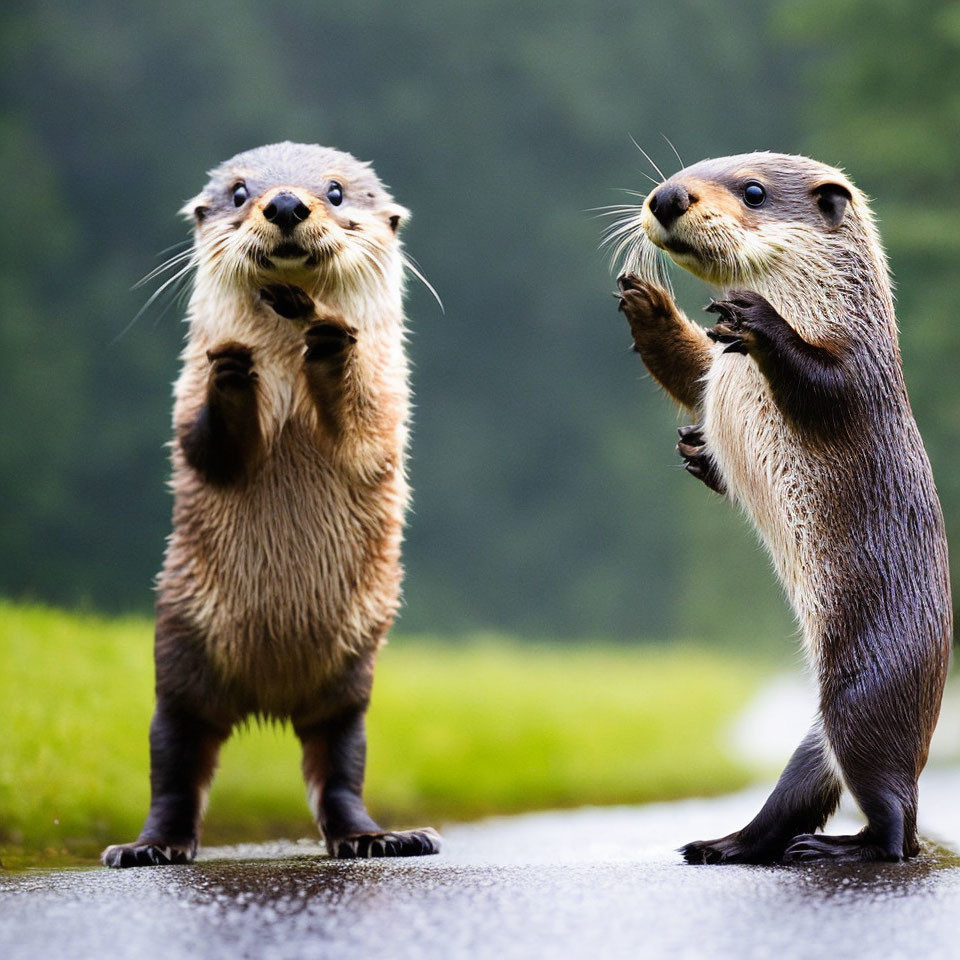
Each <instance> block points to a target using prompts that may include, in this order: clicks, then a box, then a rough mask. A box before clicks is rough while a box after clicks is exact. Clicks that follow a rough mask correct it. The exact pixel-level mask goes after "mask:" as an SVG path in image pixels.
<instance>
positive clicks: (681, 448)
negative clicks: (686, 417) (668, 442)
mask: <svg viewBox="0 0 960 960" xmlns="http://www.w3.org/2000/svg"><path fill="white" fill-rule="evenodd" d="M677 433H679V434H680V442H679V443H678V444H677V453H679V454H680V456H681V457H683V461H684V462H683V466H684V469H685V470H686V471H687V473H689V474H690V475H691V476H694V477H696V478H697V479H698V480H700V481H702V482H703V483H705V484H706V485H707V486H708V487H709V488H710V489H711V490H714V491H715V492H716V493H719V494H720V495H721V496H723V494H725V493H726V492H727V488H726V484H724V482H723V477H722V476H721V475H720V471H719V469H717V464H716V461H714V459H713V457H711V456H710V452H709V450H708V449H707V442H706V440H705V439H704V436H703V427H701V426H700V425H699V424H698V423H693V424H690V426H688V427H680V428H679V429H678V430H677Z"/></svg>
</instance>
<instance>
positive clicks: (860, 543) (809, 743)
mask: <svg viewBox="0 0 960 960" xmlns="http://www.w3.org/2000/svg"><path fill="white" fill-rule="evenodd" d="M614 235H615V239H617V240H618V241H620V243H621V247H620V252H621V253H623V254H625V255H626V266H627V270H628V271H630V272H626V273H624V274H623V275H621V277H620V279H619V296H620V301H621V302H620V309H621V310H622V311H623V312H624V313H625V314H626V316H627V319H628V320H629V323H630V328H631V331H632V333H633V339H634V345H635V349H636V351H637V352H638V353H639V354H640V356H641V358H642V359H643V361H644V363H645V364H646V366H647V368H648V369H649V371H650V373H651V374H652V375H653V377H654V378H655V379H656V380H657V381H658V382H659V383H660V384H661V385H662V386H663V387H664V388H665V389H666V391H667V392H668V393H669V394H670V395H671V396H672V397H673V398H674V399H676V400H677V401H678V402H679V403H680V404H682V405H683V406H684V407H686V408H687V409H688V410H689V411H690V412H691V413H692V414H693V415H694V417H695V418H696V419H697V421H698V422H697V423H696V424H695V425H692V426H691V427H687V428H684V429H683V430H681V438H680V444H679V447H678V449H679V451H680V453H681V455H682V456H683V457H684V459H685V461H686V464H687V466H688V469H690V471H691V472H692V473H694V475H696V476H698V477H699V478H700V479H702V480H704V482H706V483H707V484H708V485H709V486H711V487H712V488H713V489H715V490H718V491H720V492H721V493H724V494H725V495H726V496H727V497H729V498H730V499H731V500H733V501H734V502H736V503H738V504H739V505H740V506H741V507H742V508H743V509H744V511H745V512H746V513H747V514H748V515H749V517H750V518H751V519H752V521H753V523H754V525H755V526H756V528H757V530H758V532H759V534H760V537H761V539H762V540H763V542H764V543H765V545H766V547H767V550H768V551H769V554H770V556H771V558H772V560H773V564H774V567H775V569H776V571H777V573H778V575H779V578H780V580H781V582H782V584H783V588H784V590H785V592H786V594H787V597H788V599H789V601H790V603H791V605H792V607H793V610H794V613H795V615H796V618H797V620H798V622H799V624H800V627H801V629H802V634H803V639H804V642H805V647H806V650H807V653H808V655H809V659H810V661H811V665H812V668H813V670H814V672H815V674H816V677H817V680H818V682H819V712H818V716H817V718H816V720H815V722H814V724H813V726H812V728H811V729H810V732H809V733H808V734H807V736H806V737H805V739H804V740H803V742H802V743H801V744H800V746H799V747H798V748H797V750H796V752H795V753H794V754H793V756H792V757H791V759H790V761H789V763H788V764H787V767H786V769H785V770H784V772H783V774H782V776H781V777H780V780H779V782H778V783H777V785H776V788H775V789H774V791H773V793H772V794H771V795H770V797H769V799H768V800H767V802H766V803H765V804H764V806H763V808H762V810H761V811H760V813H759V814H758V815H757V816H756V818H755V819H754V820H752V821H751V822H750V823H749V824H747V825H746V826H745V827H743V829H741V830H738V831H737V832H735V833H731V834H730V835H729V836H726V837H722V838H720V839H717V840H705V841H696V842H693V843H688V844H687V845H686V846H684V847H683V848H682V850H681V852H682V854H683V856H684V857H685V859H686V860H687V861H688V862H690V863H777V862H781V863H800V862H808V861H816V860H833V861H838V860H839V861H858V860H900V859H903V858H905V857H912V856H915V855H916V854H917V852H918V849H919V846H918V841H917V829H916V826H917V778H918V776H919V774H920V771H921V770H922V769H923V766H924V764H925V762H926V759H927V752H928V748H929V744H930V738H931V735H932V733H933V730H934V727H935V725H936V722H937V716H938V714H939V710H940V701H941V695H942V692H943V686H944V680H945V677H946V672H947V666H948V660H949V653H950V644H951V634H952V613H951V601H950V586H949V577H948V565H947V543H946V537H945V533H944V525H943V517H942V514H941V510H940V504H939V501H938V498H937V493H936V489H935V487H934V482H933V477H932V474H931V470H930V464H929V462H928V460H927V456H926V453H925V451H924V448H923V443H922V441H921V439H920V434H919V432H918V430H917V425H916V423H915V421H914V418H913V414H912V413H911V410H910V403H909V401H908V399H907V391H906V388H905V386H904V380H903V374H902V370H901V364H900V351H899V346H898V342H897V326H896V320H895V317H894V307H893V297H892V293H891V286H890V280H889V276H888V269H887V262H886V258H885V255H884V253H883V249H882V247H881V245H880V240H879V237H878V234H877V231H876V228H875V226H874V222H873V217H872V215H871V212H870V208H869V205H868V201H867V199H866V197H865V196H864V195H863V194H862V193H861V192H860V191H859V190H858V189H857V188H856V187H855V186H854V185H853V184H852V183H851V182H850V180H849V179H848V178H847V177H846V176H845V175H844V174H843V173H842V172H841V171H840V170H837V169H835V168H832V167H828V166H825V165H823V164H820V163H817V162H815V161H813V160H809V159H806V158H804V157H798V156H788V155H783V154H773V153H753V154H746V155H742V156H735V157H727V158H724V159H717V160H706V161H703V162H701V163H698V164H696V165H694V166H691V167H688V168H686V169H684V170H682V171H681V172H679V173H677V174H675V175H674V176H672V177H670V178H669V179H667V180H666V181H665V182H663V183H661V184H659V185H658V186H657V187H656V188H655V189H654V190H653V191H652V192H651V193H650V195H649V196H648V197H647V198H646V200H645V202H644V203H643V204H642V206H639V207H637V208H635V209H634V210H632V211H628V212H627V216H626V218H625V219H624V220H622V221H621V222H620V223H619V224H618V225H617V226H616V227H615V228H614ZM655 248H660V249H661V250H663V251H666V253H667V254H668V255H669V256H670V258H671V259H673V260H674V261H675V262H676V263H678V264H679V265H680V266H682V267H684V268H686V269H687V270H689V271H690V272H691V273H693V274H695V275H696V276H698V277H700V278H701V279H703V280H705V281H707V282H709V283H711V284H714V285H716V286H717V287H719V288H720V289H721V290H723V291H724V292H723V293H722V294H721V295H720V298H719V299H718V300H716V301H714V302H712V303H711V304H709V305H708V307H707V309H708V311H709V312H711V313H712V314H714V316H715V319H716V320H717V321H718V322H717V323H716V325H715V326H714V327H713V328H712V329H709V330H705V329H704V328H703V327H702V326H700V325H699V324H697V323H694V322H692V321H691V320H690V319H688V318H687V317H686V316H685V315H684V314H683V313H682V312H681V311H680V309H679V308H678V307H677V306H676V304H675V303H674V301H673V298H672V296H671V294H670V293H669V292H668V290H667V289H665V288H664V286H663V284H662V273H657V272H655V271H654V270H653V269H652V268H651V264H652V263H654V261H655V254H656V250H655ZM641 271H642V272H643V273H644V274H645V275H644V276H638V272H641ZM844 786H845V787H847V788H848V789H849V790H850V792H851V794H852V795H853V797H854V799H855V800H856V802H857V804H858V805H859V806H860V809H861V810H862V812H863V813H864V815H865V817H866V820H867V825H866V827H865V828H864V829H863V830H862V831H861V832H860V833H858V834H856V835H853V836H827V835H823V834H820V833H817V832H816V831H818V830H820V829H822V828H823V827H824V825H825V823H826V821H827V819H828V818H829V817H830V815H831V814H832V813H833V812H834V810H835V809H836V807H837V804H838V802H839V798H840V793H841V788H842V787H844Z"/></svg>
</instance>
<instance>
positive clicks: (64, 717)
mask: <svg viewBox="0 0 960 960" xmlns="http://www.w3.org/2000/svg"><path fill="white" fill-rule="evenodd" d="M150 634H151V624H150V622H149V621H147V620H146V619H144V618H133V617H128V618H125V619H118V620H109V619H105V618H102V617H94V616H77V615H70V614H65V613H61V612H58V611H52V610H46V609H43V608H40V607H29V606H17V605H13V604H10V603H4V602H0V729H2V730H3V731H4V740H3V743H4V749H3V750H2V751H0V856H2V858H3V862H4V864H6V865H7V866H13V865H15V864H16V863H18V862H22V861H23V858H24V857H25V858H26V860H27V861H29V862H33V861H36V859H37V858H38V857H39V858H41V859H44V858H46V859H49V860H56V861H59V862H63V860H64V858H65V857H70V856H73V857H80V858H89V857H92V856H95V855H96V854H97V853H98V852H99V850H100V849H101V848H102V847H103V846H105V845H106V844H107V843H111V842H119V841H124V840H129V839H131V838H132V837H134V836H136V835H137V833H139V830H140V826H141V824H142V822H143V818H144V816H145V814H146V810H147V805H148V802H149V781H148V755H147V729H148V726H149V722H150V713H151V711H152V708H153V704H152V699H153V698H152V696H151V690H152V686H153V661H152V657H151V644H150ZM763 676H764V674H763V667H762V666H758V665H757V664H756V663H754V662H747V661H745V660H743V659H740V658H736V657H731V656H729V655H723V654H720V653H711V652H709V651H705V650H703V649H695V648H674V649H663V648H650V647H647V646H643V647H640V648H631V647H626V646H620V647H615V646H610V645H600V644H597V645H591V646H587V645H585V644H578V645H576V646H571V647H567V648H559V649H558V648H557V647H556V646H552V647H544V646H534V647H532V648H531V647H530V646H521V645H518V644H515V643H508V642H506V641H505V640H503V639H499V640H498V639H495V638H492V637H488V638H483V637H477V638H475V639H474V640H473V641H471V642H469V643H463V644H456V645H454V644H441V643H439V642H437V641H436V640H429V639H426V638H418V639H413V638H400V639H398V640H395V641H394V642H393V643H391V644H390V645H389V646H388V647H387V648H386V649H385V650H384V651H383V654H382V656H381V662H380V665H379V668H378V672H377V680H376V684H375V687H374V694H373V704H372V707H371V710H370V714H369V717H368V728H369V766H368V775H367V791H366V792H367V797H368V801H369V804H370V809H371V812H372V813H373V814H374V815H375V816H376V817H378V818H381V819H382V821H383V822H384V823H385V824H388V825H390V826H399V825H401V824H410V825H416V824H422V823H427V822H434V823H435V824H437V825H438V826H439V825H441V824H442V823H443V822H444V821H448V820H457V819H464V818H469V817H478V816H482V815H484V814H490V813H508V812H514V811H519V810H531V809H543V808H546V807H560V806H573V805H579V804H584V803H588V804H589V803H629V802H641V801H646V800H667V799H673V798H675V797H682V796H689V795H692V794H700V795H702V794H704V793H719V792H722V791H725V790H731V789H735V788H737V787H739V786H742V785H743V784H744V783H746V782H747V781H748V779H749V778H750V775H751V772H752V771H749V770H747V769H746V768H745V767H744V766H743V764H742V763H741V762H739V761H737V760H735V759H734V758H732V757H731V756H730V755H729V754H728V751H727V749H726V748H727V742H726V738H727V734H728V731H729V726H730V721H731V720H732V718H733V717H734V716H735V715H736V713H737V712H738V711H739V710H740V708H741V706H742V704H743V702H744V700H746V699H748V698H749V697H750V695H751V694H752V693H753V692H754V691H755V690H756V689H757V686H758V685H759V683H760V682H761V679H762V677H763ZM24 691H29V695H24ZM220 766H221V769H220V771H219V773H218V775H217V778H216V780H215V785H214V788H213V791H212V793H211V798H210V809H209V814H208V816H207V827H206V831H205V838H206V840H207V841H208V842H210V843H216V842H221V843H222V842H234V841H241V840H244V841H249V840H264V839H268V838H273V837H278V836H286V837H291V838H296V837H300V836H315V834H316V829H315V827H314V826H313V824H312V822H311V819H310V815H309V813H308V810H307V804H306V798H305V791H304V787H303V782H302V780H301V778H300V751H299V745H298V744H297V741H296V738H295V737H294V735H293V733H292V731H291V730H290V729H289V728H285V727H279V726H266V727H263V728H258V727H256V726H255V725H253V726H251V727H250V728H249V729H246V730H241V731H238V732H237V733H236V734H235V735H234V736H233V737H232V739H231V740H230V741H229V742H228V744H227V746H226V747H225V748H224V750H223V754H222V757H221V765H220Z"/></svg>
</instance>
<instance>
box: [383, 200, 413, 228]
mask: <svg viewBox="0 0 960 960" xmlns="http://www.w3.org/2000/svg"><path fill="white" fill-rule="evenodd" d="M384 216H385V217H386V218H387V223H389V224H390V229H391V230H392V231H393V232H394V233H398V232H399V230H400V227H401V226H402V225H403V224H405V223H406V222H407V220H409V219H410V211H409V210H408V209H407V208H406V207H401V206H400V204H399V203H390V204H387V206H386V208H385V210H384Z"/></svg>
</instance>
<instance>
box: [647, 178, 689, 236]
mask: <svg viewBox="0 0 960 960" xmlns="http://www.w3.org/2000/svg"><path fill="white" fill-rule="evenodd" d="M689 206H690V194H689V193H687V191H686V190H685V189H684V188H683V187H682V186H681V185H680V184H679V183H665V184H664V185H663V186H662V187H661V188H660V189H659V190H658V191H657V192H656V193H655V194H654V195H653V196H652V197H651V198H650V212H651V213H652V214H653V215H654V216H655V217H656V218H657V219H658V220H659V221H660V222H661V223H662V224H663V225H664V226H665V227H667V228H669V227H671V226H672V225H673V223H674V221H676V220H678V219H679V218H680V216H681V215H682V214H684V213H685V212H686V211H687V209H688V208H689Z"/></svg>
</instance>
